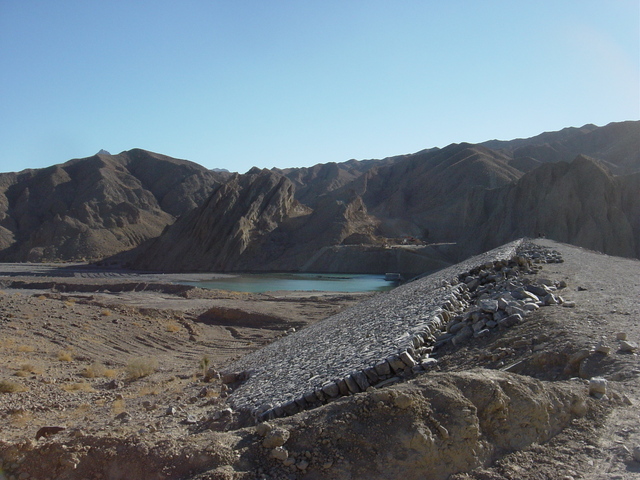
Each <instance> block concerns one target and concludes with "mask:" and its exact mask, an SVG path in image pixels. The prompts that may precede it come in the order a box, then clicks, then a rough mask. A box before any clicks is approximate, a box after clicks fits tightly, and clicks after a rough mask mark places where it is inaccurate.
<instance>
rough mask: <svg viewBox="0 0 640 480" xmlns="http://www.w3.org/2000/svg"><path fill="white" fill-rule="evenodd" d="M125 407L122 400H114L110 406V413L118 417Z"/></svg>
mask: <svg viewBox="0 0 640 480" xmlns="http://www.w3.org/2000/svg"><path fill="white" fill-rule="evenodd" d="M125 406H126V404H125V401H124V399H123V398H119V399H117V400H114V401H113V403H112V404H111V413H113V414H114V415H118V414H119V413H122V412H124V409H125Z"/></svg>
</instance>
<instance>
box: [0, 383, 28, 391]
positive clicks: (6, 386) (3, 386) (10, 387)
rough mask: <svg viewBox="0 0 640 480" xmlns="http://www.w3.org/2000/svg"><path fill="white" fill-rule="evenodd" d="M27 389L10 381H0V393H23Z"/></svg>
mask: <svg viewBox="0 0 640 480" xmlns="http://www.w3.org/2000/svg"><path fill="white" fill-rule="evenodd" d="M26 390H27V389H26V387H25V386H24V385H22V384H20V383H18V382H14V381H12V380H0V393H17V392H25V391H26Z"/></svg>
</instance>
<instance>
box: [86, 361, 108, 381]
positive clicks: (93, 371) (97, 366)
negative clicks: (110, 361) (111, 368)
mask: <svg viewBox="0 0 640 480" xmlns="http://www.w3.org/2000/svg"><path fill="white" fill-rule="evenodd" d="M106 370H107V369H106V367H105V366H104V365H102V364H101V363H99V362H94V363H92V364H91V365H89V366H88V367H85V369H84V370H83V371H82V373H80V375H82V376H83V377H85V378H96V377H103V376H104V373H105V371H106Z"/></svg>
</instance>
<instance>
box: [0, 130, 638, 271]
mask: <svg viewBox="0 0 640 480" xmlns="http://www.w3.org/2000/svg"><path fill="white" fill-rule="evenodd" d="M639 177H640V122H622V123H614V124H610V125H607V126H605V127H595V126H593V125H585V126H584V127H581V128H569V129H564V130H562V131H560V132H550V133H549V132H548V133H544V134H541V135H538V136H536V137H533V138H531V139H517V140H513V141H507V142H502V141H489V142H485V143H483V144H469V143H460V144H452V145H449V146H447V147H444V148H434V149H426V150H422V151H420V152H417V153H414V154H408V155H399V156H396V157H389V158H385V159H382V160H364V161H356V160H349V161H347V162H344V163H327V164H320V165H315V166H313V167H308V168H299V169H296V168H292V169H285V170H278V169H272V170H260V169H257V168H254V169H252V170H250V171H249V172H247V173H246V174H244V175H240V174H228V173H224V172H220V171H215V172H214V171H210V170H206V169H205V168H204V167H200V166H198V165H196V164H193V163H191V162H187V161H184V160H176V159H171V158H170V157H164V156H162V155H158V154H153V153H151V152H145V151H143V150H132V151H129V152H123V153H121V154H119V155H95V156H94V157H89V158H86V159H77V160H72V161H70V162H67V163H66V164H63V165H57V166H53V167H50V168H48V169H42V170H33V171H31V170H28V171H25V172H20V173H8V174H1V175H0V260H2V261H25V260H30V261H45V260H77V259H80V258H88V259H104V258H106V257H110V256H111V255H114V254H118V253H120V252H126V253H127V255H126V257H122V256H121V257H118V258H117V261H120V262H122V261H124V260H126V261H127V262H129V263H128V264H129V265H130V266H133V267H135V268H139V269H148V270H165V271H318V272H352V273H356V272H367V273H382V272H385V271H400V272H404V273H408V274H418V273H423V272H425V271H429V270H433V269H437V268H441V267H443V266H446V265H449V264H451V263H453V262H456V261H459V260H461V259H463V258H465V257H467V256H469V255H473V254H475V253H478V252H480V251H484V250H487V249H490V248H493V247H495V246H497V245H499V244H502V243H505V242H508V241H510V240H513V239H515V238H519V237H522V236H537V235H540V234H542V235H546V236H548V237H551V238H554V239H556V240H560V241H564V242H568V243H574V244H576V245H580V246H583V247H586V248H590V249H594V250H599V251H603V252H605V253H609V254H614V255H622V256H628V257H638V256H640V250H639V249H640V247H639V245H640V240H639V238H640V225H639V223H640V220H639V219H640V201H639V200H638V195H637V192H638V191H639V188H638V178H639ZM176 219H178V220H177V221H176V222H175V223H173V222H174V221H175V220H176Z"/></svg>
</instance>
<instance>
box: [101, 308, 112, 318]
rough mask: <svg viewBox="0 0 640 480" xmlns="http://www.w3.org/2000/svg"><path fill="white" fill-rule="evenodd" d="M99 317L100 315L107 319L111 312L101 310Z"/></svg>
mask: <svg viewBox="0 0 640 480" xmlns="http://www.w3.org/2000/svg"><path fill="white" fill-rule="evenodd" d="M100 315H102V316H103V317H108V316H110V315H111V310H102V311H101V312H100Z"/></svg>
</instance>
